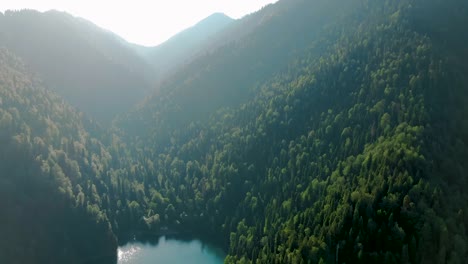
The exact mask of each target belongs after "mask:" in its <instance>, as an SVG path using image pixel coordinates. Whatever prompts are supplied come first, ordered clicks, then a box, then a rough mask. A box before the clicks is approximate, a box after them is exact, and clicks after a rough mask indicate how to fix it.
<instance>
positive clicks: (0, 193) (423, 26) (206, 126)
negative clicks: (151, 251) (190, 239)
mask: <svg viewBox="0 0 468 264" xmlns="http://www.w3.org/2000/svg"><path fill="white" fill-rule="evenodd" d="M1 21H2V18H0V24H1V23H2V22H1ZM232 23H233V24H232V25H231V26H230V27H229V28H227V29H226V32H228V33H229V34H230V35H233V34H232V33H233V32H237V33H238V34H237V36H238V37H237V38H235V37H232V36H231V37H230V38H232V39H230V40H229V41H228V40H224V41H225V42H224V43H223V44H219V43H213V44H212V45H207V47H210V48H209V50H208V51H206V52H204V53H200V54H199V55H197V56H196V57H195V58H194V60H193V61H192V62H191V63H187V64H185V65H183V66H180V67H179V69H178V71H176V72H175V73H174V74H173V75H172V76H171V77H168V78H167V79H165V81H164V82H161V84H160V87H158V90H157V91H156V92H155V93H154V94H153V95H152V96H150V97H148V98H146V100H145V101H143V102H142V103H141V104H139V105H138V106H136V107H135V108H134V109H133V110H132V111H129V112H127V113H125V114H121V115H119V116H118V117H117V118H115V119H114V121H113V123H112V126H110V127H108V126H104V125H102V124H101V123H99V122H96V121H92V118H91V119H90V118H89V117H88V116H86V115H84V114H82V113H80V112H78V111H77V110H75V109H74V108H73V107H71V106H69V105H68V103H67V102H66V101H64V100H63V99H61V98H60V97H59V96H57V95H56V94H55V93H54V92H52V91H50V90H48V89H47V84H44V83H43V82H42V81H41V78H40V77H41V76H38V75H37V74H34V73H33V72H32V71H31V69H30V68H28V67H27V66H26V65H25V64H24V62H23V60H22V59H21V58H20V57H21V54H13V52H14V51H11V50H8V49H5V48H2V49H1V50H0V155H1V159H0V160H1V161H0V200H1V201H3V203H4V204H5V206H3V209H2V210H1V213H0V234H2V236H3V238H2V240H0V262H6V263H51V262H53V263H115V261H116V248H117V245H118V244H123V243H125V242H126V241H128V239H130V238H133V237H136V238H137V239H140V240H146V239H150V238H151V237H154V236H158V235H164V233H167V232H178V233H190V234H193V235H195V236H198V237H204V238H206V239H210V240H213V241H217V242H218V243H220V244H221V245H223V246H224V248H225V249H226V252H227V253H228V256H227V257H226V259H225V262H226V263H451V264H455V263H465V262H466V259H467V258H468V195H467V194H466V193H465V192H464V190H465V189H466V188H468V177H467V174H468V164H467V163H466V160H467V158H468V115H467V113H468V90H467V89H468V79H467V78H468V77H467V76H468V66H467V64H466V61H467V59H468V50H467V49H466V47H465V43H466V41H468V32H467V31H466V30H465V26H464V25H467V24H468V2H466V1H462V0H448V1H447V0H446V1H442V0H424V1H423V0H403V1H390V0H388V1H384V0H382V1H366V0H351V1H340V0H327V1H326V0H313V1H305V0H281V1H279V2H278V3H277V4H275V5H270V6H268V7H266V8H264V9H263V10H261V11H259V12H258V13H255V14H252V15H250V16H247V17H246V18H244V19H243V20H240V21H236V22H232ZM242 28H245V30H244V31H242ZM226 32H224V33H223V32H221V33H219V35H218V36H217V37H218V38H222V37H223V36H225V35H224V34H227V33H226ZM217 37H213V41H217ZM214 47H216V48H214ZM139 54H140V55H141V56H144V54H142V53H139ZM142 59H143V60H145V59H148V58H142ZM45 194H46V195H45ZM25 241H27V242H25ZM56 248H60V249H63V251H59V252H57V251H56ZM2 260H4V261H2Z"/></svg>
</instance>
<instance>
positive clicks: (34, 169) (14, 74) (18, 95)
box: [0, 48, 117, 263]
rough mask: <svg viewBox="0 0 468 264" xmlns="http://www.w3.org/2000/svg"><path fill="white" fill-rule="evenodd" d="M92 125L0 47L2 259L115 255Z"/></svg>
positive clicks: (101, 151) (103, 154) (100, 259)
mask: <svg viewBox="0 0 468 264" xmlns="http://www.w3.org/2000/svg"><path fill="white" fill-rule="evenodd" d="M96 128H97V126H96V125H95V124H93V123H92V122H90V121H88V120H87V119H85V118H83V115H82V114H81V113H78V112H76V111H75V110H73V108H72V107H71V106H69V105H67V104H66V103H65V102H64V101H63V99H61V98H60V97H58V96H57V95H55V94H54V93H53V92H50V91H48V90H47V89H45V88H43V87H42V86H41V84H40V83H38V82H37V80H36V78H35V77H34V76H33V75H32V74H31V73H29V72H28V71H27V69H26V67H25V65H24V63H23V62H22V61H21V60H19V59H18V58H17V57H16V56H15V55H13V54H12V53H11V52H9V51H7V50H5V49H4V48H2V49H0V145H1V148H0V157H1V161H0V172H1V173H0V200H1V201H2V210H1V213H0V233H1V234H2V239H1V241H0V247H1V249H0V262H2V263H85V262H86V263H90V262H91V263H93V262H95V263H115V261H116V256H115V254H116V253H115V252H116V249H117V239H116V237H115V235H114V234H113V232H112V229H111V226H110V223H109V220H108V217H107V216H106V214H105V212H104V211H102V210H103V207H105V203H106V201H105V200H106V199H109V196H107V195H109V194H106V195H103V193H102V192H103V191H104V190H107V187H105V183H104V181H106V182H107V181H108V178H107V176H106V167H107V166H106V164H107V163H109V162H110V160H109V154H108V152H107V151H106V150H105V147H104V146H103V145H102V144H101V142H100V141H99V140H98V139H96V138H95V137H93V136H92V134H95V133H94V132H93V131H98V129H96ZM98 193H99V195H98ZM97 197H99V199H98V198H97ZM101 198H103V199H104V201H102V200H101ZM110 198H111V199H112V196H111V197H110Z"/></svg>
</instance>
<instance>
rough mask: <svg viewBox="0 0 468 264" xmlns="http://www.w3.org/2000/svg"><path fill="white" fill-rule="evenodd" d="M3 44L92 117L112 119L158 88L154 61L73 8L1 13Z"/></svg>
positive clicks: (1, 39) (0, 39) (58, 91)
mask: <svg viewBox="0 0 468 264" xmlns="http://www.w3.org/2000/svg"><path fill="white" fill-rule="evenodd" d="M0 45H2V46H5V47H7V48H8V49H10V50H11V51H12V52H14V53H15V54H17V55H18V56H20V57H21V58H22V59H23V60H24V61H25V63H27V65H28V67H30V68H31V70H32V71H34V72H36V73H38V74H39V75H40V76H41V78H42V79H43V80H44V82H45V83H46V84H47V86H48V88H50V89H53V90H54V91H56V92H57V93H58V94H59V95H61V96H63V97H64V98H65V99H66V100H67V101H68V102H70V103H71V104H72V105H74V106H75V107H77V108H79V109H80V110H81V111H83V112H85V113H87V114H88V116H90V117H92V118H95V119H98V120H100V121H103V122H107V123H110V121H111V120H112V118H113V117H114V116H115V115H116V114H120V113H123V112H125V111H127V110H129V109H130V107H131V106H133V105H134V104H136V103H137V102H138V101H140V100H142V99H143V98H144V96H145V95H146V94H147V93H148V92H149V91H150V90H151V89H152V88H151V83H152V81H153V80H152V79H151V78H152V72H151V68H150V67H149V65H148V64H147V63H146V62H145V61H144V60H143V59H142V58H140V57H139V56H138V55H137V54H136V53H135V52H134V51H133V50H132V49H131V48H129V47H128V46H127V45H125V44H124V43H123V40H121V39H119V38H118V37H117V36H116V35H114V34H112V33H110V32H107V31H104V30H103V29H100V28H98V27H97V26H96V25H94V24H92V23H91V22H88V21H86V20H84V19H80V18H76V17H73V16H71V15H69V14H67V13H62V12H58V11H48V12H44V13H40V12H37V11H33V10H21V11H6V12H5V14H0Z"/></svg>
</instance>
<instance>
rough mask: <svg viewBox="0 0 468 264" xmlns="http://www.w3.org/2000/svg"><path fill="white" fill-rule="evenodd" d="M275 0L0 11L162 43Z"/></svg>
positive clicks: (57, 1) (47, 3)
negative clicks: (207, 21) (53, 16)
mask: <svg viewBox="0 0 468 264" xmlns="http://www.w3.org/2000/svg"><path fill="white" fill-rule="evenodd" d="M276 1H277V0H165V1H162V0H152V1H151V0H125V1H124V0H114V1H110V0H105V1H103V0H1V4H0V10H1V11H2V12H3V11H5V10H7V9H23V8H29V9H36V10H39V11H47V10H50V9H56V10H60V11H66V12H68V13H71V14H73V15H75V16H79V17H83V18H86V19H88V20H90V21H92V22H94V23H95V24H97V25H98V26H100V27H103V28H105V29H109V30H111V31H113V32H114V33H117V34H118V35H120V36H121V37H123V38H125V39H126V40H128V41H130V42H133V43H137V44H141V45H147V46H153V45H156V44H158V43H161V42H163V41H164V40H166V39H168V38H169V37H171V36H172V35H174V34H176V33H177V32H179V31H181V30H183V29H185V28H187V27H190V26H192V25H193V24H195V23H196V22H198V21H200V20H202V19H203V18H205V17H207V16H209V15H211V14H212V13H215V12H223V13H225V14H227V15H228V16H230V17H232V18H240V17H242V16H244V15H246V14H249V13H252V12H254V11H256V10H258V9H260V8H261V7H263V6H265V5H267V4H269V3H273V2H276Z"/></svg>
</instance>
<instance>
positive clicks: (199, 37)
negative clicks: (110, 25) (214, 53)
mask: <svg viewBox="0 0 468 264" xmlns="http://www.w3.org/2000/svg"><path fill="white" fill-rule="evenodd" d="M233 21H234V20H233V19H232V18H230V17H228V16H226V15H225V14H222V13H215V14H212V15H210V16H209V17H207V18H205V19H203V20H202V21H200V22H198V23H197V24H196V25H194V26H192V27H190V28H188V29H186V30H184V31H182V32H180V33H178V34H176V35H175V36H173V37H171V38H170V39H169V40H167V41H165V42H164V43H162V44H160V45H158V46H156V47H152V48H144V47H135V49H136V50H137V51H138V52H139V53H140V55H142V56H143V57H144V58H145V59H146V60H147V61H148V63H149V64H151V65H152V66H153V67H154V68H155V70H156V72H157V74H158V75H159V76H160V78H162V77H161V76H166V75H167V74H170V73H172V71H175V70H176V69H177V68H178V67H179V66H181V65H183V64H185V63H188V62H190V61H191V60H192V59H193V57H195V56H196V55H197V54H198V53H199V52H201V51H203V49H204V48H205V45H204V44H205V43H206V42H207V41H209V40H210V38H211V37H212V36H213V35H216V33H218V32H220V31H223V30H224V29H225V28H226V27H228V26H229V25H230V24H231V23H232V22H233Z"/></svg>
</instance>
